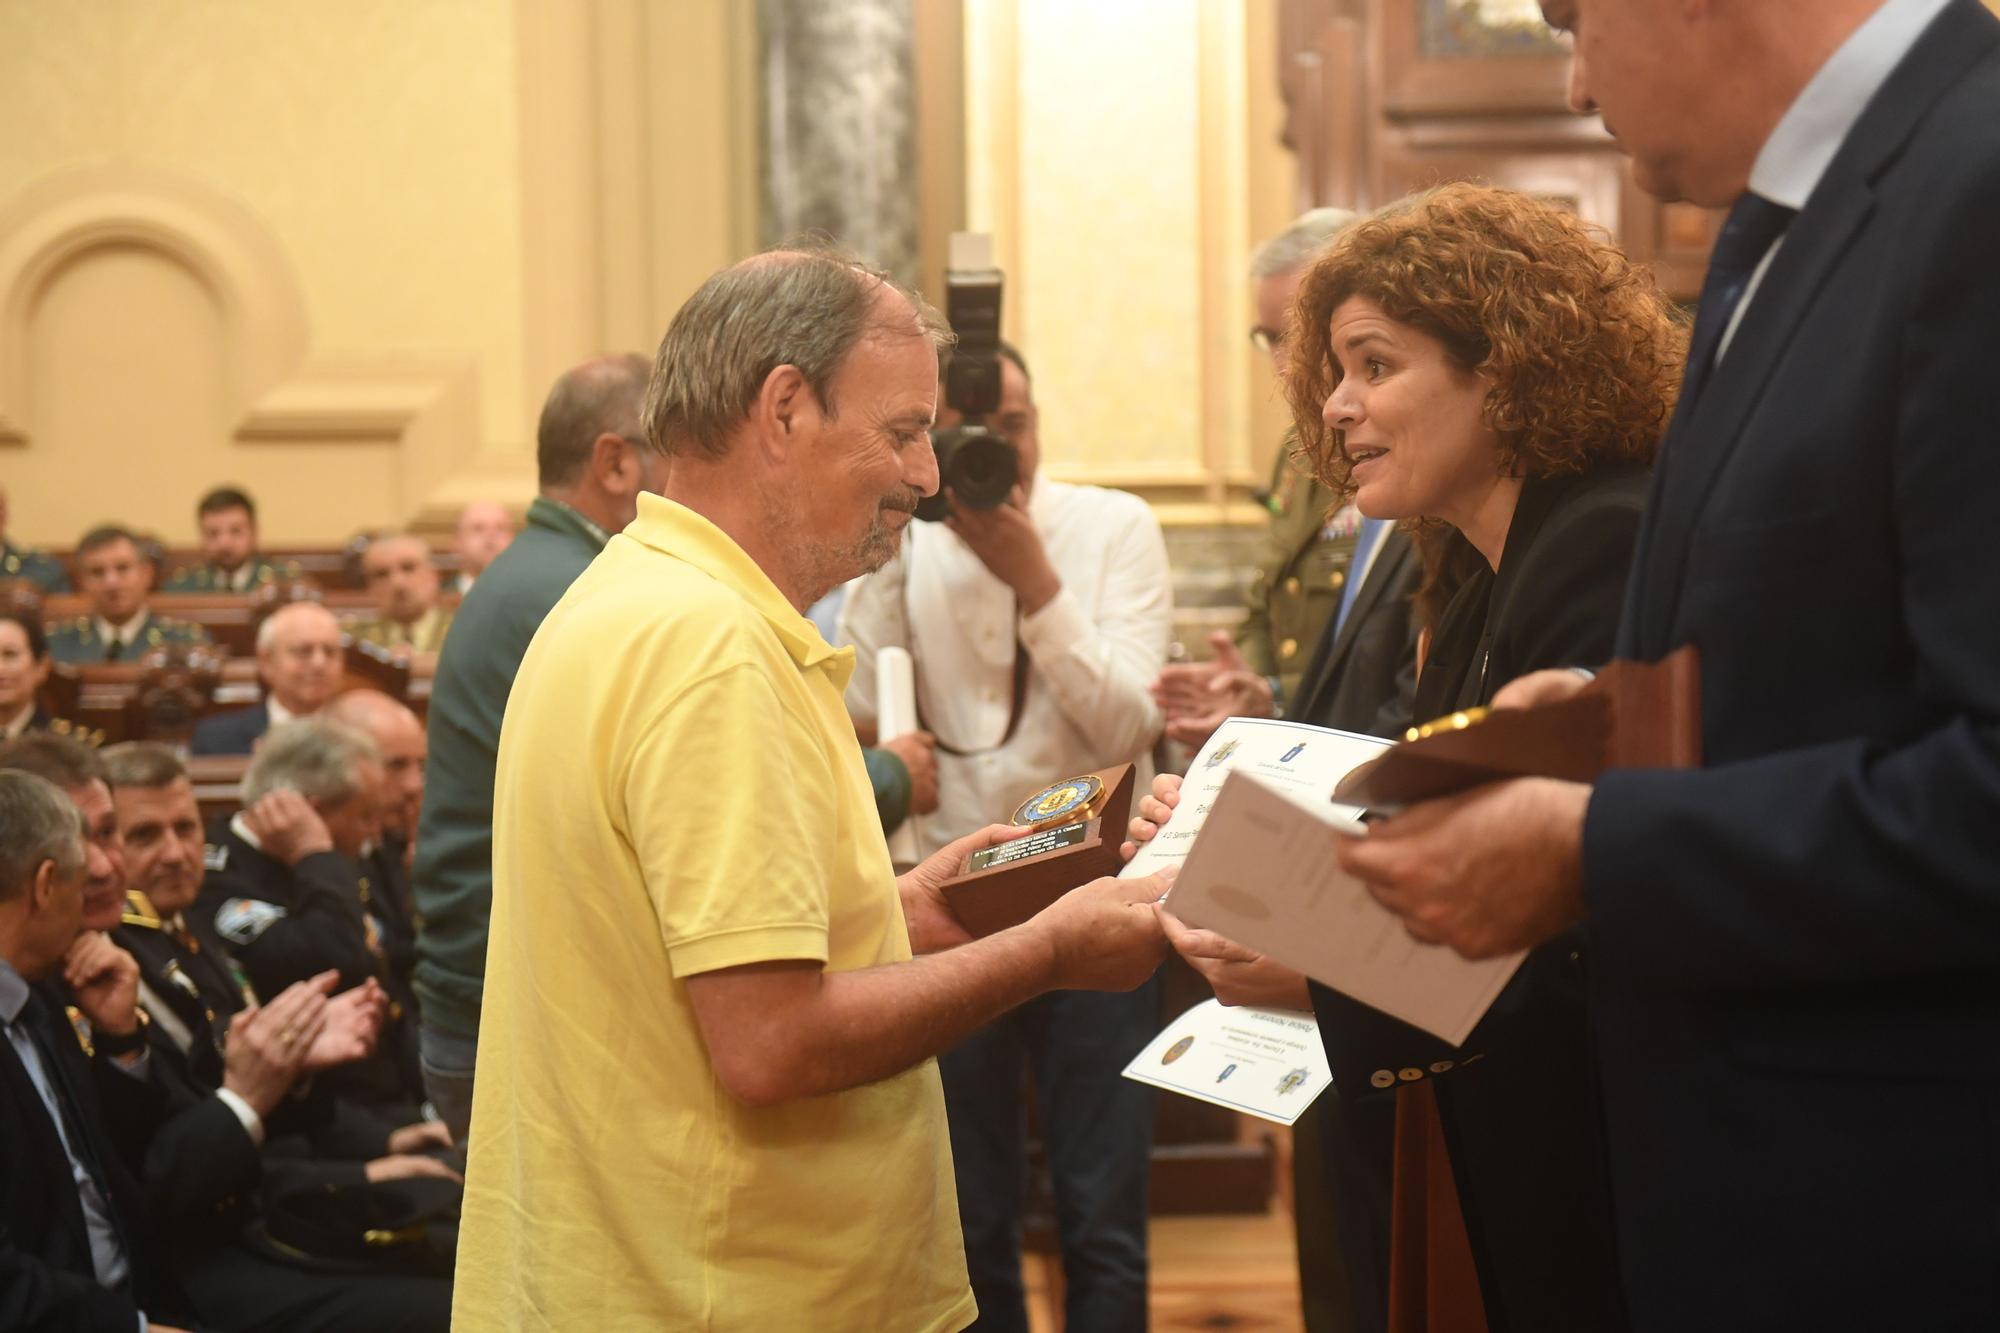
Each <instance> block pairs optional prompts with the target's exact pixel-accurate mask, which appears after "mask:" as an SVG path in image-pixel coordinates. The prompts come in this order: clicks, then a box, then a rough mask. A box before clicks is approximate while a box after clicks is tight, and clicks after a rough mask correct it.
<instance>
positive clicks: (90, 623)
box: [49, 611, 211, 665]
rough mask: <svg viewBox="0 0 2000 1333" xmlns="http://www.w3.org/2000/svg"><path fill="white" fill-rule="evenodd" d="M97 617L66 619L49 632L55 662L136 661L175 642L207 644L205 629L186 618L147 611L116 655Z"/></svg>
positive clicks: (50, 649)
mask: <svg viewBox="0 0 2000 1333" xmlns="http://www.w3.org/2000/svg"><path fill="white" fill-rule="evenodd" d="M97 626H98V621H97V617H96V616H78V617H77V618H76V619H74V620H65V621H64V622H63V623H62V624H60V625H57V626H55V627H54V628H53V629H51V630H50V631H49V656H50V657H52V658H54V659H55V660H56V661H58V662H70V663H76V664H82V665H88V664H90V663H93V662H136V661H138V660H139V659H140V658H141V657H144V656H145V655H146V654H147V653H150V652H152V651H153V650H154V649H155V648H165V647H169V646H172V645H174V644H206V643H209V642H210V641H211V640H210V639H209V637H208V631H207V630H205V629H203V628H202V627H201V626H199V625H196V624H193V623H192V622H190V621H186V620H175V619H173V618H172V617H171V616H160V615H154V614H153V613H152V612H151V611H148V612H146V616H145V619H144V620H143V621H141V622H140V625H139V632H138V633H137V634H136V635H134V636H133V637H132V641H131V643H129V644H122V645H120V647H119V649H118V652H117V653H116V655H113V653H112V652H111V640H109V639H106V638H104V637H103V636H102V635H100V634H99V633H98V628H97Z"/></svg>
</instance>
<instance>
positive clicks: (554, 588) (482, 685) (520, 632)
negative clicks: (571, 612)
mask: <svg viewBox="0 0 2000 1333" xmlns="http://www.w3.org/2000/svg"><path fill="white" fill-rule="evenodd" d="M608 540H610V538H609V535H608V534H606V533H605V532H604V531H603V530H602V529H600V528H599V527H598V526H597V525H596V524H594V523H592V522H591V521H590V520H589V519H587V518H585V517H584V516H583V515H581V514H579V513H577V512H576V511H575V510H574V509H571V508H570V507H569V506H567V505H564V504H559V503H557V502H556V501H554V500H551V499H549V498H548V497H546V496H540V497H537V498H536V500H535V502H534V503H533V504H532V505H530V506H529V507H528V521H527V525H526V526H525V527H524V528H522V530H521V535H520V536H518V537H516V538H514V540H513V541H512V542H511V543H509V544H508V546H507V549H506V550H504V551H502V552H501V553H500V554H499V556H497V557H496V558H495V559H494V561H493V563H492V564H490V565H488V566H487V567H486V570H485V572H483V573H482V574H480V576H479V579H478V581H477V582H475V583H474V584H473V585H472V591H470V592H468V593H467V594H466V595H465V601H464V602H463V603H462V604H461V605H460V606H459V608H458V616H457V618H456V619H454V620H453V621H452V626H451V632H450V634H448V635H447V636H446V637H445V641H444V651H443V652H441V653H440V654H439V655H438V665H437V678H436V680H435V681H434V682H433V683H432V685H431V702H430V759H429V761H428V762H427V763H426V765H425V768H424V812H423V818H422V821H421V822H420V823H419V825H418V828H417V860H416V868H415V872H414V874H413V875H412V877H411V878H412V881H413V883H412V887H413V889H414V892H415V897H416V909H417V921H418V928H417V971H416V982H415V984H416V991H417V1000H418V1002H419V1003H420V1004H421V1005H422V1006H423V1021H424V1022H426V1023H429V1024H430V1025H432V1026H433V1027H436V1028H440V1029H442V1030H444V1031H446V1032H452V1033H456V1034H458V1035H460V1036H466V1037H470V1036H473V1035H475V1034H476V1033H477V1032H478V1031H479V1001H480V995H481V993H482V991H483V990H484V988H485V984H486V927H487V919H488V917H489V916H490V915H491V913H492V910H493V769H494V764H495V761H496V760H497V759H498V757H499V752H500V719H501V716H502V714H504V713H505V711H506V708H507V694H508V691H510V690H511V689H513V687H514V675H515V673H516V672H518V671H519V670H520V669H521V658H522V657H523V656H524V655H526V653H527V651H528V641H529V640H530V639H533V638H534V637H535V631H536V630H537V629H538V628H540V627H541V623H542V620H543V618H544V617H546V616H547V615H548V613H549V612H550V611H551V610H552V609H554V607H555V604H556V603H557V602H559V601H561V600H562V595H563V594H564V593H565V592H567V591H569V585H570V584H571V583H573V582H575V580H576V577H577V575H579V574H581V573H583V571H584V569H585V568H586V567H588V566H589V564H590V562H591V561H592V560H593V559H595V558H596V556H597V553H598V552H599V551H601V550H603V549H604V543H605V542H607V541H608Z"/></svg>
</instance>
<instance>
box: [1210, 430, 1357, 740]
mask: <svg viewBox="0 0 2000 1333" xmlns="http://www.w3.org/2000/svg"><path fill="white" fill-rule="evenodd" d="M1290 455H1291V445H1290V442H1289V441H1287V443H1286V445H1285V447H1284V448H1282V449H1280V450H1279V451H1278V460H1277V466H1276V467H1275V468H1274V469H1273V470H1272V474H1271V498H1270V500H1269V501H1268V504H1269V507H1270V510H1271V527H1270V530H1269V533H1268V535H1267V538H1266V541H1265V547H1264V556H1263V559H1262V560H1260V561H1259V562H1258V565H1257V573H1256V575H1255V576H1254V577H1253V578H1252V579H1251V581H1250V595H1249V597H1248V598H1247V599H1246V602H1247V604H1248V606H1249V609H1250V614H1249V615H1248V616H1246V617H1244V620H1243V623H1242V625H1241V626H1239V627H1238V628H1237V631H1236V647H1237V650H1238V651H1240V652H1241V653H1242V654H1243V657H1244V660H1245V661H1247V662H1248V663H1249V664H1250V669H1251V670H1253V671H1256V672H1260V673H1262V674H1263V675H1266V676H1270V677H1272V678H1273V679H1274V680H1276V682H1277V684H1278V691H1279V693H1278V699H1277V707H1278V711H1279V712H1280V713H1283V711H1284V706H1285V703H1286V702H1287V701H1288V700H1290V699H1291V698H1293V697H1294V696H1295V695H1296V694H1297V693H1298V687H1299V678H1300V677H1301V676H1303V675H1304V674H1305V669H1306V664H1307V663H1308V662H1310V661H1311V660H1312V655H1313V649H1314V647H1316V646H1317V645H1318V643H1319V636H1320V632H1321V631H1322V630H1323V629H1325V628H1326V624H1327V622H1328V621H1330V620H1332V619H1333V613H1334V612H1335V611H1337V610H1339V609H1340V597H1341V593H1342V592H1343V591H1344V590H1345V588H1346V587H1347V567H1348V565H1349V564H1350V563H1351V562H1352V561H1353V559H1354V535H1355V532H1356V531H1357V530H1358V528H1359V526H1360V520H1359V517H1358V515H1357V514H1356V513H1355V511H1354V510H1353V509H1352V508H1346V509H1343V510H1341V512H1340V513H1339V514H1338V515H1335V516H1333V517H1332V518H1331V519H1330V520H1329V515H1328V511H1329V510H1330V509H1331V508H1332V507H1333V492H1331V491H1329V490H1328V489H1327V488H1326V487H1325V486H1323V485H1321V484H1320V482H1319V480H1318V479H1317V478H1316V477H1313V476H1311V475H1309V474H1308V473H1307V472H1305V471H1304V469H1302V468H1300V467H1299V466H1298V465H1297V464H1295V463H1293V462H1292V461H1291V457H1290Z"/></svg>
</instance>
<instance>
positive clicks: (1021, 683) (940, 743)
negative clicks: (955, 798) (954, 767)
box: [917, 634, 1028, 759]
mask: <svg viewBox="0 0 2000 1333" xmlns="http://www.w3.org/2000/svg"><path fill="white" fill-rule="evenodd" d="M1027 702H1028V645H1027V644H1025V643H1022V642H1021V636H1020V635H1019V634H1016V635H1015V636H1014V700H1013V703H1012V704H1011V705H1010V706H1009V708H1008V711H1007V730H1006V731H1005V732H1004V733H1002V734H1001V737H1000V739H999V740H998V741H996V742H995V743H994V744H992V745H989V746H987V747H986V748H985V749H982V750H961V749H959V748H958V747H957V746H955V745H951V744H948V743H947V742H946V741H945V739H944V737H942V736H940V735H938V734H937V728H936V727H934V726H932V725H931V724H930V723H929V722H928V721H926V720H925V719H924V692H923V691H922V690H918V691H917V725H918V726H919V727H922V728H923V729H924V730H925V731H928V732H929V733H930V734H931V738H932V740H933V742H934V743H935V744H936V745H937V748H938V749H940V750H942V751H944V752H945V753H946V754H949V755H956V756H958V757H959V758H961V759H964V758H967V757H969V756H971V755H975V754H989V753H991V752H992V751H994V750H1004V749H1005V748H1007V742H1008V741H1011V740H1013V739H1014V733H1015V732H1017V731H1019V730H1020V729H1021V711H1022V705H1024V704H1026V703H1027Z"/></svg>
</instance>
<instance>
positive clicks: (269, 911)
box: [215, 898, 285, 946]
mask: <svg viewBox="0 0 2000 1333" xmlns="http://www.w3.org/2000/svg"><path fill="white" fill-rule="evenodd" d="M284 919H285V909H284V908H282V907H280V906H278V905H277V904H276V903H267V902H265V901H264V900H263V899H261V898H231V899H229V900H228V901H226V902H224V903H223V904H222V906H221V907H220V908H219V909H218V910H217V911H216V913H215V930H216V933H217V934H218V935H221V936H222V938H223V939H225V940H228V941H229V942H230V943H231V944H241V945H246V946H247V945H251V944H255V943H256V942H257V937H258V936H260V935H262V934H263V933H264V932H265V931H267V930H269V929H270V928H271V927H272V926H274V925H276V924H277V923H278V922H280V921H283V920H284Z"/></svg>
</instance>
